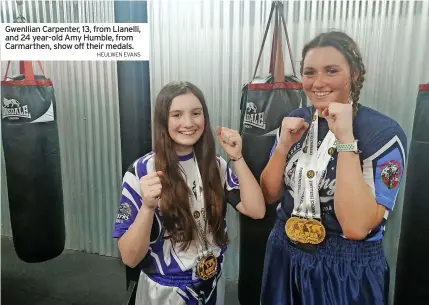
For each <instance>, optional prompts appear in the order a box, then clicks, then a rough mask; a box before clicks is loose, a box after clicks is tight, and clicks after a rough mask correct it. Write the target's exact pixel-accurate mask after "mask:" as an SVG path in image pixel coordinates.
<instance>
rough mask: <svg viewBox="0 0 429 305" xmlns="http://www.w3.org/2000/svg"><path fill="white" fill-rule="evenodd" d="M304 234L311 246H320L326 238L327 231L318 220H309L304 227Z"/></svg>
mask: <svg viewBox="0 0 429 305" xmlns="http://www.w3.org/2000/svg"><path fill="white" fill-rule="evenodd" d="M304 234H305V235H306V238H307V242H308V243H309V244H314V245H317V244H320V243H321V242H322V241H323V240H324V239H325V236H326V230H325V227H324V226H323V224H322V223H321V222H320V221H318V220H316V219H309V220H307V221H306V222H305V225H304Z"/></svg>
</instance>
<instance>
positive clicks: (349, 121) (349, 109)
mask: <svg viewBox="0 0 429 305" xmlns="http://www.w3.org/2000/svg"><path fill="white" fill-rule="evenodd" d="M322 114H323V116H325V118H326V120H327V121H328V125H329V129H330V130H331V131H332V132H333V133H334V135H335V138H336V139H337V140H338V142H339V143H351V142H352V141H353V139H354V137H353V106H352V104H344V103H330V104H329V106H328V107H327V108H325V109H324V110H323V112H322Z"/></svg>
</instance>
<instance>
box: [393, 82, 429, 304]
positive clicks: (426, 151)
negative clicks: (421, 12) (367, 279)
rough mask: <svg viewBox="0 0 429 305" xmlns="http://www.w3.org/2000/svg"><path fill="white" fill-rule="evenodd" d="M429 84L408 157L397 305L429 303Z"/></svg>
mask: <svg viewBox="0 0 429 305" xmlns="http://www.w3.org/2000/svg"><path fill="white" fill-rule="evenodd" d="M428 118H429V84H426V85H420V90H419V94H418V96H417V103H416V110H415V116H414V126H413V134H412V138H411V146H410V152H409V158H408V168H407V182H406V186H405V196H404V206H403V212H402V226H401V236H400V240H399V250H398V260H397V265H396V281H395V303H394V304H395V305H408V304H429V301H428V300H429V267H428V264H427V261H428V259H429V228H428V225H427V224H428V219H429V218H428V217H429V216H428V215H429V187H428V185H429V178H428V177H429V119H428Z"/></svg>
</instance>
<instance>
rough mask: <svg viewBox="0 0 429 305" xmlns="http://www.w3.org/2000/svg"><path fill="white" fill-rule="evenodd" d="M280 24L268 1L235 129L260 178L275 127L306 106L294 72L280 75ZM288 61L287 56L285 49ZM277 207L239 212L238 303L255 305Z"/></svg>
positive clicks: (278, 8)
mask: <svg viewBox="0 0 429 305" xmlns="http://www.w3.org/2000/svg"><path fill="white" fill-rule="evenodd" d="M274 12H275V22H274V23H275V25H274V32H273V43H272V50H271V62H270V74H269V75H268V76H267V77H265V78H264V77H256V72H257V68H258V65H259V61H260V58H261V53H262V50H263V47H264V43H265V40H266V37H267V33H268V29H269V26H270V23H271V19H272V17H273V14H274ZM281 22H282V23H283V26H284V31H285V34H286V38H287V41H288V43H289V39H288V36H287V31H286V27H285V22H284V18H283V5H282V4H281V3H280V2H273V3H272V6H271V12H270V17H269V19H268V23H267V27H266V30H265V35H264V39H263V42H262V46H261V50H260V53H259V58H258V62H257V64H256V68H255V73H254V75H253V81H252V82H251V83H250V84H248V85H246V86H245V87H244V88H243V91H242V97H241V121H240V133H241V136H242V139H243V157H244V159H245V160H246V162H247V164H248V166H249V168H250V170H251V171H252V173H253V175H254V176H255V177H256V179H257V180H258V181H259V179H260V175H261V173H262V171H263V169H264V168H265V166H266V165H267V163H268V160H269V155H270V151H271V149H272V147H273V144H274V141H275V138H276V131H277V129H278V128H279V127H280V125H281V122H282V120H283V118H284V117H285V116H286V115H287V113H288V112H290V111H292V110H294V109H296V108H299V107H300V105H305V104H306V98H305V95H304V93H303V91H302V85H301V84H300V83H299V81H298V79H297V78H296V77H295V76H285V72H284V62H283V54H282V48H281ZM289 55H290V57H291V61H292V62H293V60H292V55H291V54H290V53H289ZM276 206H277V204H272V205H268V206H267V211H266V215H265V218H264V219H262V220H254V219H251V218H249V217H246V216H244V215H240V267H239V268H240V272H239V279H238V297H239V300H240V303H241V304H242V305H259V304H260V301H259V299H260V291H261V283H262V271H263V265H264V257H265V247H266V242H267V239H268V236H269V234H270V231H271V229H272V227H273V225H274V222H275V219H276Z"/></svg>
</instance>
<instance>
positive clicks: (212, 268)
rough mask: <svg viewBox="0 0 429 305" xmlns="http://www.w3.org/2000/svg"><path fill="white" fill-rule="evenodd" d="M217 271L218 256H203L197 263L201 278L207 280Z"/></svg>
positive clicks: (197, 272)
mask: <svg viewBox="0 0 429 305" xmlns="http://www.w3.org/2000/svg"><path fill="white" fill-rule="evenodd" d="M216 273H217V258H216V256H214V255H213V254H208V255H206V256H204V257H202V258H201V259H200V260H199V261H198V264H197V269H196V274H197V275H198V277H199V278H200V279H202V280H203V281H206V280H208V279H211V278H212V277H213V276H215V275H216Z"/></svg>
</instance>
